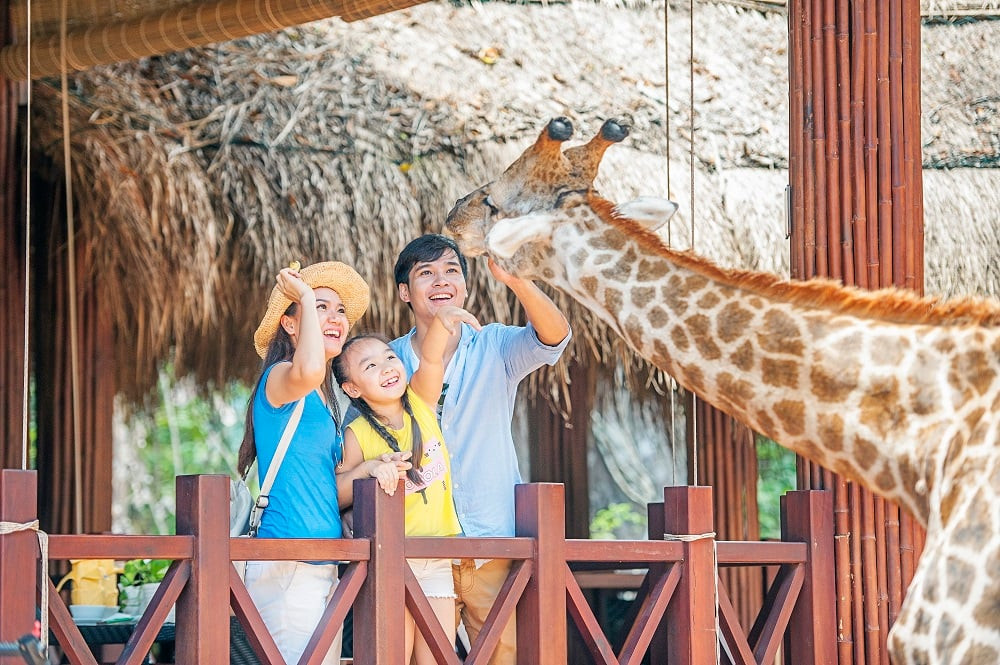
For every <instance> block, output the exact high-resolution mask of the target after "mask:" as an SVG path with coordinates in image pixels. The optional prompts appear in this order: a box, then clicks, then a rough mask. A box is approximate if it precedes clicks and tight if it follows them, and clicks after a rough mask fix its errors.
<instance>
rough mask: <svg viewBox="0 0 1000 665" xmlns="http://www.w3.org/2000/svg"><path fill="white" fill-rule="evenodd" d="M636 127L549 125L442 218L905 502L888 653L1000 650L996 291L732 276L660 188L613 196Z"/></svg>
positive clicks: (464, 238)
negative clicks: (911, 560) (615, 171)
mask: <svg viewBox="0 0 1000 665" xmlns="http://www.w3.org/2000/svg"><path fill="white" fill-rule="evenodd" d="M627 133H628V131H627V128H625V127H624V126H623V125H622V124H621V123H618V122H616V121H613V120H610V121H607V122H605V124H604V126H603V127H602V129H601V131H600V133H599V134H598V135H597V136H595V137H594V139H592V140H591V141H590V142H589V143H587V144H585V145H583V146H579V147H575V148H569V149H567V150H565V151H563V150H562V143H563V142H564V141H566V140H567V139H569V137H570V136H571V134H572V125H571V124H570V122H569V121H568V120H567V119H565V118H556V119H554V120H551V121H550V122H549V124H548V125H547V127H546V128H545V129H544V130H543V131H542V132H541V135H540V136H539V137H538V140H537V141H536V142H535V143H534V144H533V145H532V146H531V147H529V148H528V149H527V150H526V151H525V152H524V153H523V154H522V155H521V156H520V157H519V158H518V159H517V160H516V161H515V162H514V163H512V164H511V165H510V166H509V167H508V168H507V170H506V171H505V172H504V173H503V174H502V175H501V176H500V177H499V178H497V179H496V180H495V181H494V182H491V183H488V184H487V185H484V186H483V187H481V188H479V189H477V190H475V191H473V192H472V193H470V194H469V195H467V196H465V197H464V198H462V199H460V200H459V201H458V202H457V203H456V204H455V207H454V208H453V209H452V210H451V212H450V213H449V215H448V218H447V221H446V224H445V226H446V228H447V230H448V231H449V232H450V233H451V234H452V235H453V236H454V237H455V239H456V241H457V243H458V245H459V247H460V248H461V250H462V252H463V253H465V254H467V255H470V256H476V255H481V254H484V253H488V254H490V255H491V256H492V257H493V258H494V259H495V260H497V261H498V262H499V263H500V265H501V266H503V267H504V268H506V269H507V270H509V271H510V272H512V273H514V274H517V275H519V276H521V277H527V278H531V279H536V280H540V281H542V282H545V283H547V284H549V285H551V286H553V287H555V288H557V289H560V290H562V291H565V292H566V293H568V294H569V295H571V296H572V297H573V298H574V299H576V300H578V301H579V302H580V303H581V304H582V305H584V306H585V307H587V308H588V309H590V310H591V311H593V312H594V313H595V314H596V315H597V316H599V317H600V318H601V319H602V320H603V321H604V322H605V323H607V325H609V326H611V328H612V329H614V330H615V331H616V332H617V333H618V334H620V335H621V336H622V337H623V338H624V340H625V341H626V342H627V343H628V344H629V345H630V346H631V347H632V348H633V349H634V350H635V351H636V352H637V353H639V354H640V355H642V356H643V357H644V358H646V359H647V360H649V361H650V362H651V363H652V364H653V365H655V366H656V367H659V368H661V369H663V370H665V371H666V372H668V373H669V374H671V375H672V376H673V377H674V378H675V379H676V380H677V381H678V382H679V383H680V384H681V385H682V386H684V388H686V389H688V390H690V391H693V392H694V393H696V394H698V395H699V396H700V397H701V398H703V399H705V400H706V401H708V402H710V403H711V404H713V405H715V406H717V407H718V408H720V409H722V410H723V411H726V412H727V413H729V414H730V415H732V416H734V417H735V418H737V419H738V420H741V421H742V422H744V423H746V424H747V425H749V426H750V427H752V428H754V429H755V430H757V431H758V432H761V433H762V434H765V435H766V436H769V437H771V438H772V439H774V440H775V441H778V442H780V443H781V444H782V445H784V446H786V447H788V448H790V449H791V450H793V451H795V452H796V453H798V454H800V455H803V456H804V457H807V458H809V459H811V460H813V461H815V462H817V463H819V464H821V465H823V466H824V467H826V468H828V469H831V470H832V471H834V472H836V473H839V474H842V475H843V476H845V477H847V478H850V479H852V480H854V481H856V482H858V483H860V484H862V485H863V486H865V487H868V488H870V489H871V490H872V491H874V492H876V493H878V494H880V495H882V496H884V497H886V498H888V499H890V500H892V501H895V502H896V503H898V504H900V505H901V506H903V507H904V508H905V509H907V510H909V511H910V512H911V513H912V514H913V515H914V517H915V518H916V519H917V520H918V521H920V522H921V523H922V524H923V525H924V527H925V528H926V530H927V537H926V545H925V550H924V553H923V555H922V557H921V559H920V562H919V565H918V567H917V569H916V571H915V575H914V578H913V580H912V582H911V584H910V588H909V590H908V592H907V597H906V600H905V602H904V605H903V607H902V611H901V613H900V615H899V617H898V619H897V622H896V624H895V626H894V627H893V629H892V631H891V632H890V635H889V650H890V652H891V654H892V657H893V662H894V663H896V664H897V665H915V664H917V663H921V664H923V663H926V664H933V665H941V664H944V663H968V664H973V663H974V664H985V663H1000V501H998V500H997V499H998V495H1000V303H996V302H992V301H985V300H951V301H938V300H934V299H928V298H921V297H918V296H916V295H914V294H912V293H910V292H904V291H899V290H891V289H887V290H881V291H862V290H859V289H854V288H846V287H843V286H841V285H840V284H839V283H836V282H833V281H830V280H810V281H785V280H782V279H780V278H778V277H777V276H775V275H771V274H766V273H755V272H748V271H742V270H727V269H723V268H720V267H718V266H716V265H714V264H712V263H710V262H709V261H707V260H705V259H703V258H701V257H698V256H696V255H694V254H693V253H690V252H679V251H675V250H672V249H670V248H669V247H667V246H666V245H665V244H664V243H663V242H662V241H661V239H660V238H659V237H658V236H656V235H655V233H653V230H655V228H656V226H657V225H658V224H662V223H664V222H665V221H666V220H667V219H668V218H669V217H670V215H672V214H673V213H674V212H675V211H676V205H675V204H673V203H671V202H669V201H666V200H663V199H639V200H636V201H631V202H628V203H624V204H621V205H617V206H616V205H614V204H613V203H612V202H610V201H608V200H606V199H604V198H603V197H601V196H600V195H599V194H598V193H597V192H596V191H595V190H594V188H593V179H594V177H595V176H596V174H597V168H598V165H599V162H600V159H601V157H602V156H603V154H604V151H605V150H606V149H607V148H608V147H609V146H610V145H612V144H614V143H616V142H618V141H621V140H622V139H623V138H624V137H625V136H626V135H627Z"/></svg>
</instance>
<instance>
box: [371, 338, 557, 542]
mask: <svg viewBox="0 0 1000 665" xmlns="http://www.w3.org/2000/svg"><path fill="white" fill-rule="evenodd" d="M415 332H416V329H413V330H411V331H410V332H409V333H407V334H406V335H403V336H402V337H399V338H397V339H395V340H393V341H392V342H391V343H390V346H391V347H392V348H393V350H394V351H395V352H396V354H397V355H398V356H399V358H400V359H401V360H402V361H403V365H404V366H405V367H406V372H407V376H410V375H412V374H413V372H414V370H416V368H417V366H418V365H419V364H420V359H419V358H418V357H417V354H416V353H415V352H414V351H413V344H412V342H411V340H412V338H413V335H414V333H415ZM571 335H572V333H570V334H567V335H566V339H564V340H563V341H562V342H560V343H559V344H558V345H556V346H546V345H545V344H542V342H541V341H539V339H538V334H537V333H536V332H535V329H534V328H533V327H532V326H531V324H530V323H529V324H528V325H527V327H520V326H505V325H501V324H499V323H491V324H489V325H487V326H484V327H483V329H482V330H479V331H476V330H475V329H473V328H472V327H471V326H469V325H467V324H462V339H461V341H460V342H459V343H458V348H457V349H456V350H455V355H453V356H452V358H451V360H450V361H449V363H448V366H447V367H446V368H445V374H444V383H445V389H444V391H443V396H444V401H443V403H439V404H438V406H437V412H438V420H439V421H440V423H441V431H442V433H443V434H444V440H445V441H446V442H447V444H448V449H449V451H450V452H451V477H452V491H453V496H454V499H455V510H456V512H457V513H458V521H459V523H460V524H461V525H462V534H463V535H465V536H473V537H482V538H489V537H506V536H513V535H514V485H516V484H518V483H520V482H521V473H520V471H519V470H518V468H517V455H516V454H515V451H514V437H513V435H512V434H511V429H510V424H511V419H512V418H513V417H514V398H515V397H516V396H517V386H518V384H519V383H520V382H521V379H523V378H524V377H526V376H527V375H528V374H530V373H531V372H533V371H534V370H536V369H538V368H539V367H541V366H542V365H543V364H547V365H554V364H555V362H556V361H557V360H558V359H559V356H561V355H562V352H563V350H564V349H565V348H566V345H567V344H569V339H570V337H571Z"/></svg>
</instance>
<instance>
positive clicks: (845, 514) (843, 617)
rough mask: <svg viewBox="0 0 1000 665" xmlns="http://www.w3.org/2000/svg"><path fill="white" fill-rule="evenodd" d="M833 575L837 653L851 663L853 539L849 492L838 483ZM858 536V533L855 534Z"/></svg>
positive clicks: (834, 518)
mask: <svg viewBox="0 0 1000 665" xmlns="http://www.w3.org/2000/svg"><path fill="white" fill-rule="evenodd" d="M832 490H833V502H834V506H833V521H834V524H833V532H834V536H833V537H834V541H833V542H834V550H835V554H834V574H835V575H836V589H837V605H836V615H837V626H838V634H837V652H838V654H839V656H838V660H839V662H840V663H844V664H846V663H851V662H853V661H852V654H851V649H852V646H853V644H854V634H855V633H854V626H853V624H852V622H851V615H852V613H853V612H852V602H853V599H854V593H853V582H852V575H851V557H852V553H851V549H852V546H853V544H854V542H856V538H855V537H854V535H853V534H852V531H851V515H852V512H851V505H850V492H849V489H848V486H847V482H845V481H844V480H842V479H838V482H836V483H835V484H834V485H833V487H832ZM854 533H857V532H854Z"/></svg>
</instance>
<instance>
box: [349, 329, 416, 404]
mask: <svg viewBox="0 0 1000 665" xmlns="http://www.w3.org/2000/svg"><path fill="white" fill-rule="evenodd" d="M342 360H343V361H344V369H345V370H346V373H347V379H348V380H347V381H345V382H344V383H343V384H342V385H341V388H343V389H344V392H345V393H346V394H347V395H348V396H349V397H353V398H358V397H361V398H362V399H364V400H365V401H366V402H368V404H370V405H374V404H380V403H385V402H393V401H395V402H398V401H399V399H400V398H402V396H403V393H405V392H406V368H404V367H403V361H401V360H400V359H399V358H398V357H396V352H395V351H393V350H392V349H391V348H389V345H388V344H386V343H385V342H383V341H382V340H379V339H373V338H366V339H361V340H358V341H357V342H355V343H353V344H352V345H351V347H350V348H349V349H347V354H346V356H345V357H344V358H343V359H342Z"/></svg>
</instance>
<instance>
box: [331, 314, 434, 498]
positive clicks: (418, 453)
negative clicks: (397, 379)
mask: <svg viewBox="0 0 1000 665" xmlns="http://www.w3.org/2000/svg"><path fill="white" fill-rule="evenodd" d="M363 339H375V340H378V341H380V342H383V343H385V344H388V343H389V340H388V339H386V338H385V337H384V336H383V335H379V334H374V333H369V334H362V335H355V336H354V337H352V338H351V339H349V340H347V342H345V343H344V346H343V348H342V349H341V351H340V355H339V356H337V357H336V358H334V359H333V376H334V378H335V379H336V380H337V383H338V384H339V385H341V386H343V385H344V384H345V383H347V382H348V381H350V380H351V379H350V376H348V374H347V366H346V365H347V361H346V358H347V350H348V349H349V348H350V347H351V346H353V345H354V343H355V342H358V341H360V340H363ZM347 397H348V399H350V400H351V405H352V406H353V407H354V408H355V409H357V410H358V413H360V414H361V415H362V417H364V419H365V420H366V421H367V422H368V424H369V425H371V426H372V429H374V430H375V431H376V432H378V435H379V436H381V437H382V439H383V440H384V441H385V442H386V443H387V444H388V445H389V448H391V449H392V450H394V451H395V452H397V453H398V452H401V451H400V449H399V441H397V440H396V437H395V436H393V435H392V432H390V431H389V430H388V429H387V428H386V426H385V425H383V424H382V421H381V420H379V418H378V416H377V415H376V414H375V411H373V410H372V407H371V406H370V405H369V404H368V402H366V401H365V399H364V398H363V397H360V396H359V397H352V396H351V395H348V396H347ZM402 401H403V411H405V412H406V414H407V415H408V416H410V422H411V423H412V424H413V448H412V457H411V458H410V462H411V466H410V468H409V470H407V472H406V477H407V478H409V479H410V481H411V482H412V483H413V484H414V485H418V486H419V485H420V484H421V483H422V482H423V479H422V478H421V477H420V460H421V458H422V457H423V455H424V441H423V435H422V434H421V432H420V424H419V423H417V418H416V416H415V415H414V414H413V406H412V405H411V404H410V395H409V392H404V393H403V398H402Z"/></svg>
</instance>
